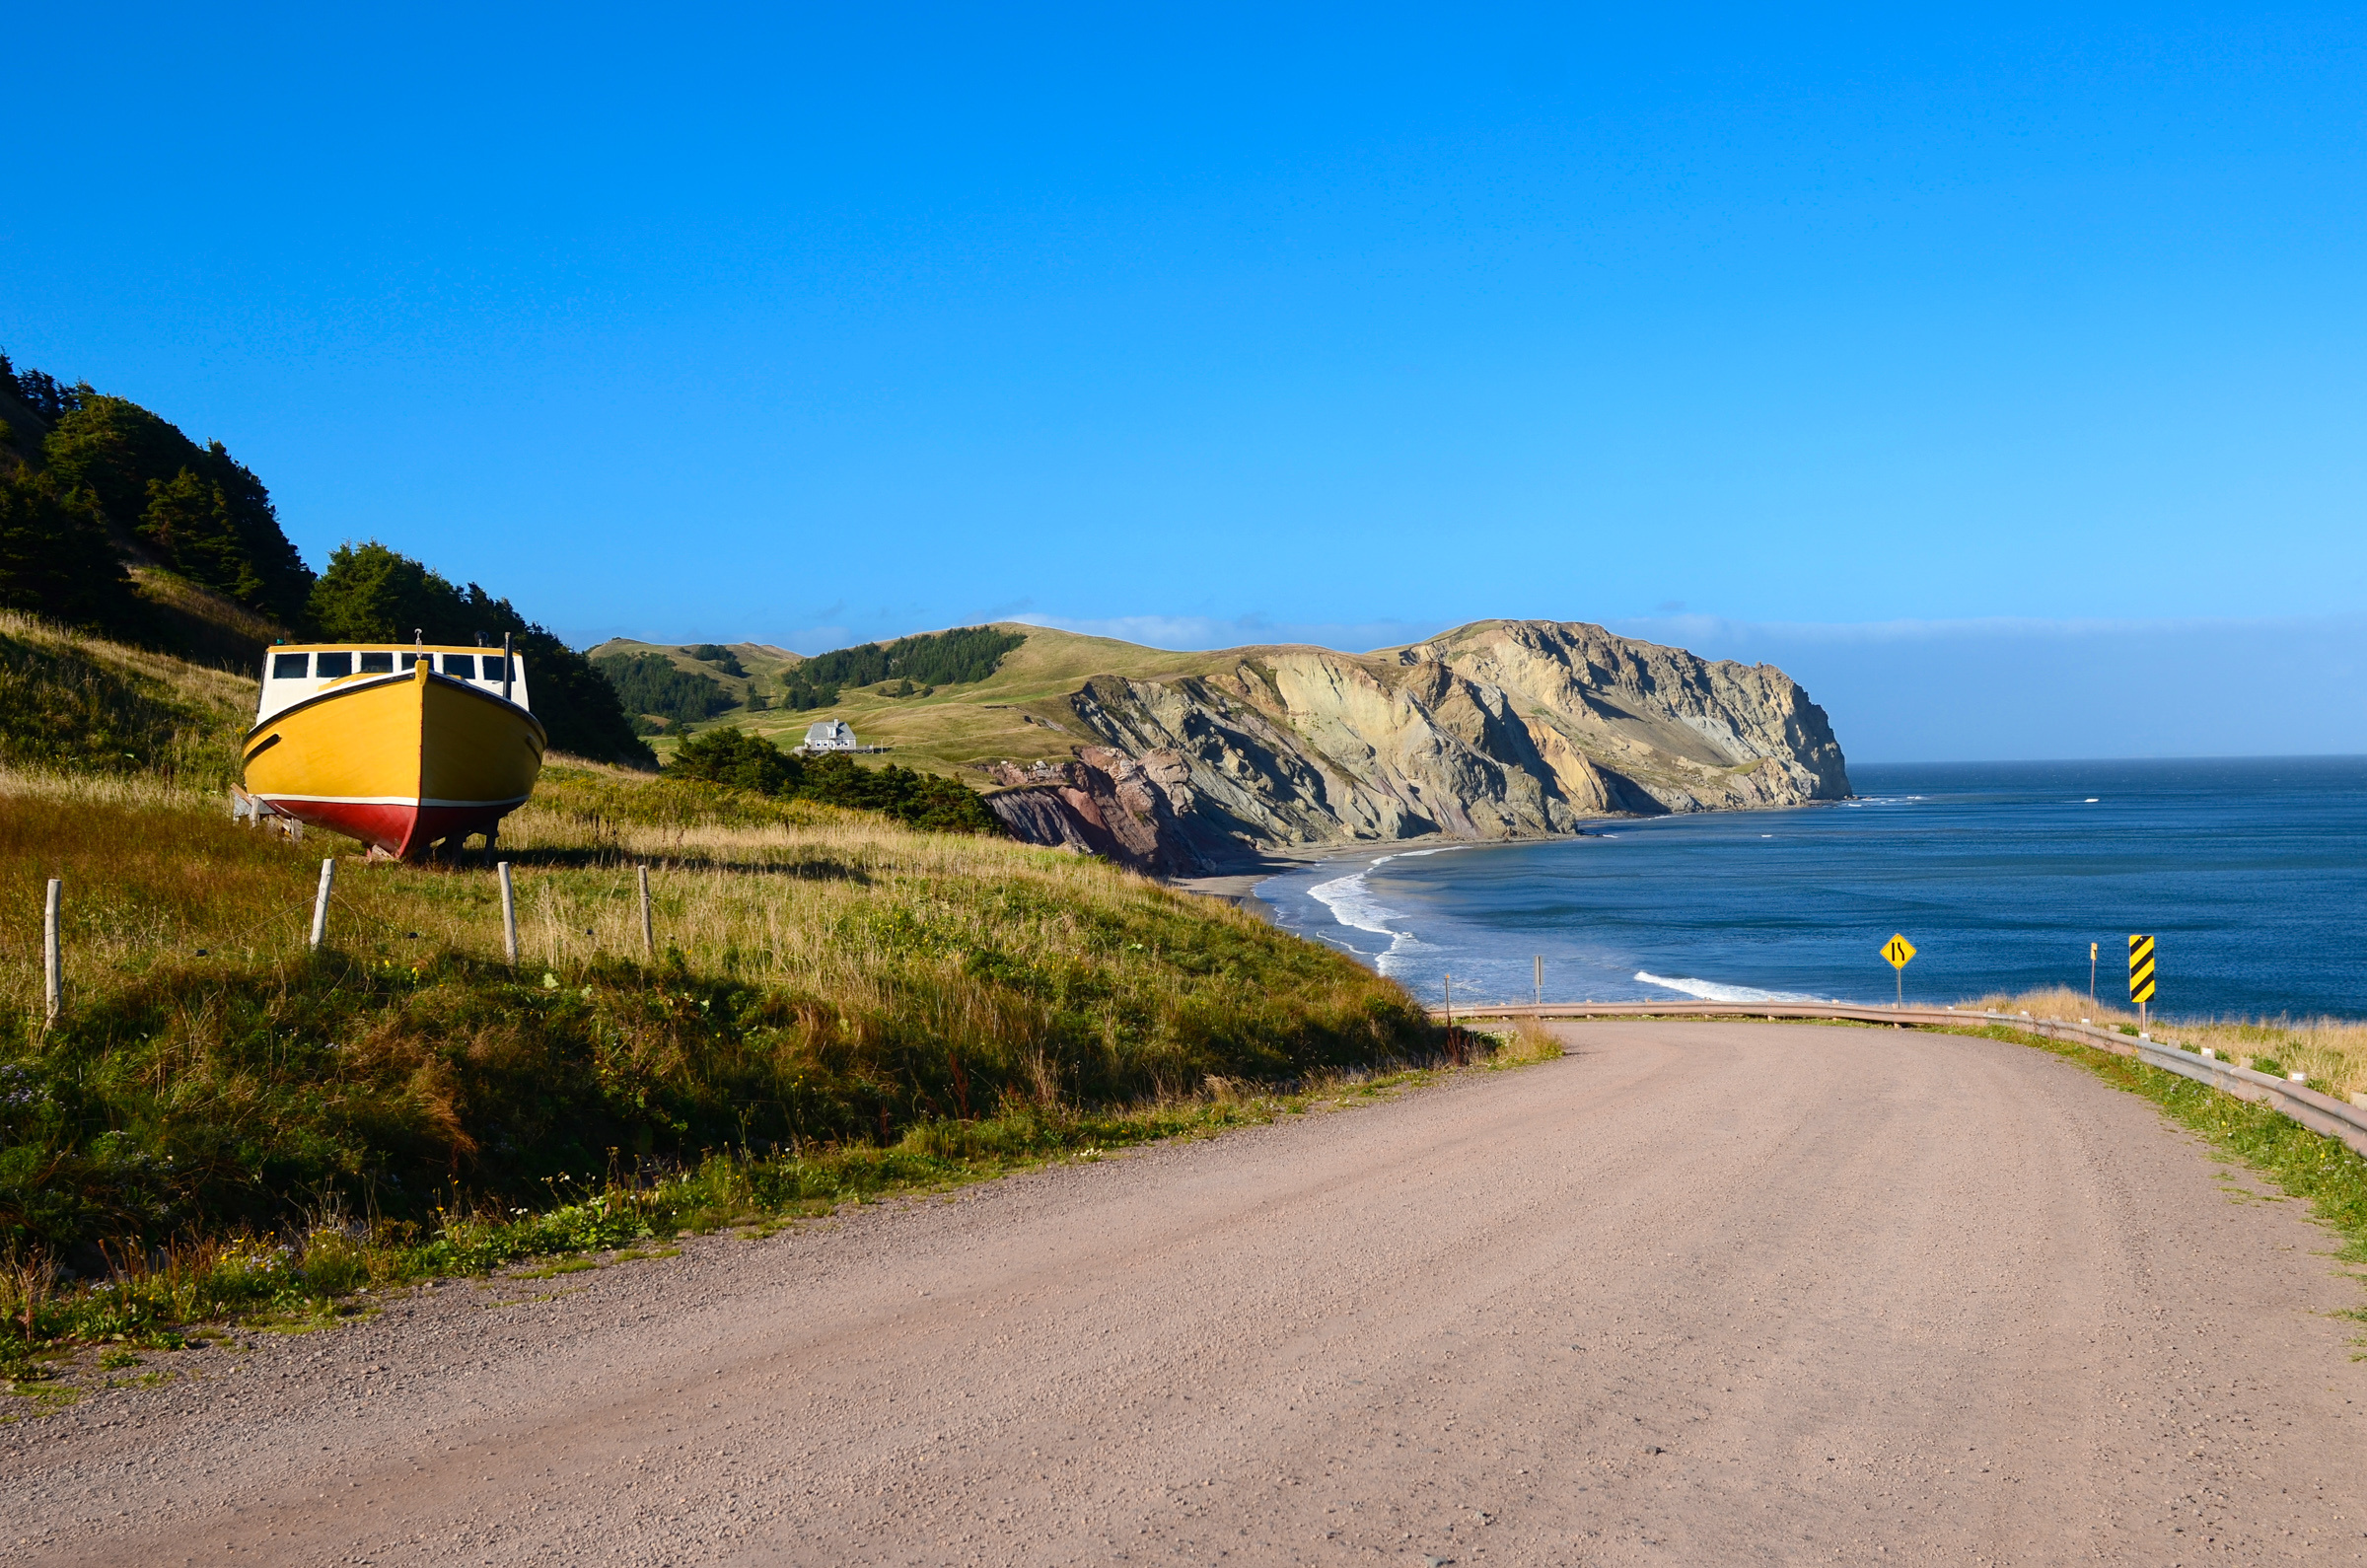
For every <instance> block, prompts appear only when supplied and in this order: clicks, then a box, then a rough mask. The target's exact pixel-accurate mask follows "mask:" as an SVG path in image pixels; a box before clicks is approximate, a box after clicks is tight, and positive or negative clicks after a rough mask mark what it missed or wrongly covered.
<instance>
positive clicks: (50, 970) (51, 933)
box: [41, 877, 66, 1025]
mask: <svg viewBox="0 0 2367 1568" xmlns="http://www.w3.org/2000/svg"><path fill="white" fill-rule="evenodd" d="M65 895H66V885H65V883H64V881H63V880H61V879H59V878H56V877H52V878H50V879H49V901H48V906H47V907H46V908H45V909H43V910H42V911H41V993H42V994H41V999H42V1002H43V1004H44V1006H45V1008H46V1019H47V1022H48V1023H49V1024H51V1025H54V1024H56V1022H57V1015H58V1013H59V1012H60V1011H61V1010H63V1008H64V1007H65V1005H66V961H65V956H64V955H63V954H62V953H60V952H59V951H58V946H57V910H58V905H59V904H60V903H62V902H63V901H64V900H65Z"/></svg>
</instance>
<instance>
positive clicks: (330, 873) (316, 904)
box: [312, 860, 337, 953]
mask: <svg viewBox="0 0 2367 1568" xmlns="http://www.w3.org/2000/svg"><path fill="white" fill-rule="evenodd" d="M336 880H337V863H336V862H335V861H334V860H324V861H323V862H321V891H319V892H316V893H314V894H313V944H312V946H313V951H314V952H315V953H318V952H320V951H321V944H322V943H323V941H325V940H327V937H328V890H329V886H330V884H332V883H334V882H335V881H336Z"/></svg>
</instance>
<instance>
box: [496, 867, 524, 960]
mask: <svg viewBox="0 0 2367 1568" xmlns="http://www.w3.org/2000/svg"><path fill="white" fill-rule="evenodd" d="M494 870H495V872H496V873H497V874H498V875H499V876H500V878H501V949H502V951H503V952H504V953H507V954H508V955H509V956H510V967H511V968H513V969H514V968H516V967H518V891H517V890H516V889H514V888H512V887H511V886H510V863H509V862H508V861H506V860H505V861H503V862H502V863H501V864H500V865H499V866H496V867H495V868H494Z"/></svg>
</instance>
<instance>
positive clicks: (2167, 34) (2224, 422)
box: [0, 5, 2367, 759]
mask: <svg viewBox="0 0 2367 1568" xmlns="http://www.w3.org/2000/svg"><path fill="white" fill-rule="evenodd" d="M10 35H11V38H12V47H11V49H10V50H9V58H8V59H7V61H6V62H5V63H0V72H4V73H5V76H4V77H0V80H5V81H6V85H7V87H8V95H9V102H10V103H11V104H12V112H11V117H12V121H13V124H14V126H15V135H14V137H13V141H12V145H13V150H14V153H15V156H14V157H13V158H12V160H11V174H12V178H11V181H10V188H11V199H10V200H9V201H8V202H7V203H6V205H5V208H4V209H0V346H5V347H6V348H7V349H8V351H9V352H10V353H11V354H13V355H14V356H15V357H16V359H17V360H18V362H19V363H20V364H28V365H34V366H38V367H40V368H42V369H46V370H48V371H50V372H52V373H53V374H57V375H59V376H61V377H65V378H69V379H88V380H89V381H91V382H92V383H94V384H95V385H98V386H100V387H102V388H104V389H106V390H108V391H112V392H122V393H125V394H126V395H130V396H133V397H135V398H138V399H139V400H140V401H142V402H145V403H147V404H149V405H150V406H153V407H155V408H157V409H158V410H159V411H161V412H164V413H166V414H167V415H168V416H169V417H172V418H174V419H175V420H176V421H177V422H179V423H180V424H182V426H183V427H184V428H185V429H187V430H188V431H189V433H190V434H191V435H192V436H195V437H197V438H199V439H201V440H202V439H205V438H208V437H219V438H220V439H222V440H223V441H225V442H226V443H227V444H228V445H229V446H230V447H231V449H232V450H233V451H234V452H235V453H237V454H238V455H239V456H241V457H242V458H243V459H245V460H246V461H247V462H248V463H251V465H252V466H253V467H254V468H256V470H257V471H258V472H260V473H261V474H262V475H263V477H264V478H265V480H266V481H267V482H268V483H269V484H270V485H271V486H272V489H273V492H274V494H275V496H276V497H277V499H278V501H279V504H280V509H281V514H282V518H283V521H284V522H285V523H286V525H287V527H288V530H289V533H290V535H292V536H293V537H294V538H295V539H296V540H297V542H298V544H299V545H300V546H301V547H302V548H303V549H304V550H305V552H306V554H307V556H308V558H310V559H312V560H313V561H315V562H316V564H318V563H319V562H320V561H321V560H322V559H323V557H324V556H325V554H326V552H327V550H328V549H329V548H330V547H332V546H333V545H334V544H335V543H336V542H337V541H338V540H340V539H344V538H362V537H372V536H375V537H380V538H383V539H385V540H387V541H388V542H389V543H392V544H394V545H396V546H397V547H399V548H402V549H404V550H406V551H409V552H411V553H413V554H417V555H419V556H421V557H423V558H425V559H426V560H428V561H430V562H431V563H432V564H434V565H436V566H438V567H439V568H441V569H443V570H445V571H446V572H448V573H450V574H452V575H455V576H458V577H462V578H473V579H476V580H478V581H481V582H483V583H484V584H485V585H486V586H487V587H489V588H491V589H493V590H494V591H496V592H498V593H503V594H507V595H510V596H511V597H513V598H514V599H516V600H517V601H518V603H519V604H520V606H521V607H523V608H525V609H527V610H528V611H529V612H530V613H531V614H534V615H536V616H537V617H538V618H540V619H543V620H546V621H548V622H549V623H550V624H552V625H553V626H554V627H555V628H557V629H559V630H560V631H562V632H563V633H565V634H567V635H569V636H571V637H574V638H576V639H578V640H582V641H589V640H593V639H596V638H598V637H602V636H606V635H610V634H614V633H624V634H630V635H635V636H642V637H649V638H653V639H661V640H677V639H688V638H692V637H697V638H702V639H703V638H721V639H733V638H739V637H753V638H758V639H761V640H766V641H775V642H782V643H786V644H788V645H790V646H793V647H798V648H801V649H805V650H808V651H818V650H820V649H822V648H825V647H829V646H835V645H838V644H841V643H845V642H849V641H855V640H860V639H863V638H868V637H874V636H881V635H890V634H894V633H898V632H902V631H908V630H913V629H918V628H922V627H928V626H938V625H947V624H957V623H963V622H968V621H972V620H978V619H985V618H992V617H1013V616H1017V617H1025V618H1031V619H1037V620H1042V621H1046V622H1051V623H1057V624H1066V625H1078V626H1084V627H1090V628H1094V629H1109V630H1116V631H1121V632H1124V631H1132V632H1134V633H1135V634H1137V635H1139V636H1142V637H1144V638H1146V639H1148V640H1154V641H1164V642H1167V643H1169V644H1170V645H1183V644H1186V643H1194V642H1196V643H1200V644H1217V643H1224V642H1231V641H1239V640H1249V639H1258V640H1264V639H1272V638H1282V637H1303V638H1307V639H1310V640H1324V641H1331V642H1336V643H1343V644H1351V645H1359V646H1372V645H1376V644H1382V643H1387V642H1392V641H1398V640H1401V639H1403V638H1406V637H1410V636H1416V635H1420V634H1423V633H1426V632H1429V631H1433V630H1436V629H1438V628H1440V627H1443V626H1447V625H1451V624H1454V623H1456V622H1459V621H1463V620H1468V619H1472V618H1477V617H1480V616H1485V615H1540V616H1551V617H1554V618H1561V619H1586V620H1599V621H1605V622H1610V623H1613V624H1614V625H1618V626H1620V627H1622V628H1623V629H1628V630H1633V631H1638V632H1642V633H1645V634H1651V635H1658V636H1664V637H1666V638H1667V639H1668V640H1675V641H1684V642H1687V643H1688V645H1690V646H1695V647H1698V648H1699V649H1700V650H1701V651H1703V652H1707V653H1716V654H1719V655H1721V656H1733V657H1743V658H1768V659H1772V660H1774V661H1776V662H1778V663H1782V664H1784V665H1785V668H1787V669H1790V670H1792V671H1793V672H1794V673H1795V674H1797V675H1799V676H1800V677H1802V678H1803V679H1804V680H1806V681H1807V683H1808V684H1809V687H1810V689H1811V691H1812V692H1813V693H1814V694H1815V695H1817V696H1818V698H1819V699H1820V700H1821V701H1824V702H1825V703H1826V704H1827V706H1828V707H1829V708H1830V709H1831V710H1832V711H1833V717H1834V720H1835V723H1836V726H1837V727H1838V728H1839V729H1840V731H1841V734H1842V739H1843V742H1844V745H1846V746H1847V747H1848V748H1849V749H1850V751H1851V754H1852V755H1853V756H1862V757H1865V758H1867V759H1883V758H1904V757H1914V756H1921V757H1945V756H1967V757H1972V756H2010V755H2063V754H2149V753H2150V754H2164V753H2169V754H2182V753H2194V752H2202V751H2262V750H2266V751H2278V750H2289V751H2303V750H2367V704H2363V703H2361V702H2360V701H2359V697H2358V690H2359V687H2358V683H2357V679H2356V677H2357V676H2358V674H2359V673H2360V665H2361V663H2362V660H2361V657H2360V652H2361V649H2362V648H2363V647H2367V616H2363V615H2362V609H2363V608H2367V529H2363V528H2362V527H2361V526H2360V511H2361V498H2362V495H2363V494H2367V471H2363V470H2367V442H2362V440H2361V435H2362V428H2361V427H2362V414H2363V413H2367V386H2363V385H2362V379H2361V366H2362V365H2367V353H2363V352H2362V350H2363V349H2367V293H2362V291H2361V290H2360V289H2359V288H2358V286H2357V283H2358V279H2359V278H2360V277H2361V276H2362V275H2367V269H2363V267H2362V262H2363V261H2367V253H2363V252H2367V244H2363V241H2367V203H2363V202H2362V200H2361V197H2362V194H2367V191H2363V190H2362V185H2363V183H2367V159H2362V157H2361V152H2362V148H2361V145H2360V143H2361V140H2362V130H2361V126H2362V118H2361V111H2362V108H2367V91H2363V88H2367V82H2363V78H2362V72H2363V68H2367V25H2363V24H2362V22H2361V21H2360V19H2359V18H2358V17H2357V16H2356V15H2355V14H2353V15H2348V16H2346V15H2344V14H2342V13H2339V12H2331V11H2329V12H2308V11H2268V10H2264V9H2262V8H2258V7H2248V8H2244V9H2243V10H2241V11H2238V10H2236V9H2233V8H2229V9H2223V10H2209V9H2196V8H2185V9H2181V8H2164V7H2153V8H2147V9H2146V10H2145V11H2143V12H2141V13H2140V12H2137V11H2133V10H2132V11H2128V12H2116V11H2110V10H2103V9H2092V10H2088V11H2085V12H2082V13H2080V14H2079V15H2076V16H2070V17H2066V16H2063V15H2059V14H2056V13H2055V11H2053V10H2052V9H2050V10H2047V11H2029V12H2014V11H2011V10H2006V9H2003V8H1995V7H1990V8H1981V9H1979V10H1978V11H1977V12H1975V11H1972V10H1968V11H1966V12H1965V13H1964V14H1962V15H1961V16H1958V17H1955V18H1953V19H1950V18H1946V17H1939V18H1934V17H1930V16H1918V17H1911V18H1902V17H1900V16H1896V15H1883V14H1881V13H1877V12H1874V11H1870V10H1869V11H1866V12H1855V13H1853V12H1844V11H1837V10H1827V11H1813V12H1812V11H1795V12H1789V13H1786V14H1784V15H1782V16H1774V15H1770V14H1768V13H1765V12H1763V11H1756V10H1755V11H1743V10H1734V11H1717V10H1689V11H1683V12H1669V13H1666V14H1663V15H1658V16H1654V17H1650V18H1645V19H1641V20H1639V19H1638V18H1637V16H1636V15H1634V14H1633V12H1632V11H1631V10H1621V11H1612V10H1602V11H1580V10H1570V9H1566V8H1561V9H1554V10H1543V9H1538V10H1520V9H1496V10H1487V11H1479V10H1471V11H1467V12H1465V13H1461V14H1458V15H1457V16H1454V17H1451V18H1446V17H1441V16H1439V15H1437V14H1435V13H1433V12H1425V11H1414V10H1405V11H1397V12H1392V11H1388V10H1383V9H1377V8H1373V7H1361V8H1356V9H1353V10H1351V9H1345V8H1343V9H1338V10H1298V11H1291V12H1281V11H1277V10H1275V9H1274V8H1270V7H1260V8H1241V9H1236V10H1224V9H1219V8H1197V9H1194V10H1191V11H1189V12H1182V11H1179V12H1176V13H1173V14H1165V15H1152V14H1147V13H1129V14H1127V15H1124V16H1112V15H1111V14H1108V13H1106V12H1093V11H1064V10H1053V9H1037V10H1027V9H1021V8H1010V7H1007V8H997V9H994V10H992V11H991V12H990V11H988V10H987V9H986V8H966V9H959V10H957V9H946V10H924V9H917V8H903V9H890V8H881V7H873V8H860V10H859V13H858V10H857V8H837V9H836V10H833V11H824V10H821V9H812V10H801V9H795V8H778V7H775V8H765V9H762V10H756V9H751V10H746V11H731V10H722V9H712V8H679V7H678V8H669V9H667V10H665V11H663V12H652V11H649V10H647V9H645V8H642V9H634V10H622V9H606V8H602V7H598V6H574V7H568V8H555V7H553V8H547V9H541V10H526V9H514V10H510V11H508V12H506V13H505V14H504V15H503V16H502V17H499V18H492V19H488V17H487V16H486V15H485V14H483V13H481V12H479V11H476V10H459V9H451V10H441V11H439V10H436V9H432V8H430V9H420V10H412V11H405V12H400V13H395V12H386V13H380V14H374V15H363V14H359V13H356V14H352V15H344V16H330V15H324V14H322V12H321V11H320V10H319V9H318V8H313V9H305V10H297V9H287V10H283V11H279V12H277V13H273V12H270V11H268V10H264V9H251V10H247V11H244V12H240V13H237V14H235V15H233V14H200V13H195V12H190V11H188V10H187V9H186V8H171V9H166V8H156V7H144V6H139V5H132V6H125V7H117V8H113V9H110V10H108V11H107V12H106V13H104V14H86V13H80V12H78V11H76V10H75V9H74V8H59V7H51V8H47V9H46V10H45V11H39V12H34V13H28V14H25V15H23V16H20V17H17V18H14V19H12V22H11V26H10ZM2345 661H2347V663H2345ZM2132 669H2135V670H2138V671H2140V672H2142V673H2143V678H2144V679H2145V681H2146V682H2147V684H2148V686H2149V687H2151V688H2154V689H2158V690H2160V691H2161V695H2160V696H2159V698H2158V699H2157V700H2153V701H2150V702H2148V703H2144V704H2136V705H2132V704H2130V703H2128V702H2127V701H2126V700H2125V697H2124V693H2125V692H2126V690H2127V689H2128V688H2127V684H2126V682H2127V681H2128V679H2129V677H2130V672H2131V670H2132ZM2344 671H2347V672H2348V673H2349V678H2348V679H2344V678H2342V672H2344ZM2271 672H2273V674H2271ZM1974 715H1980V716H1981V717H1982V719H1983V722H1981V723H1978V724H1974V723H1971V722H1968V721H1969V720H1970V719H1971V718H1972V717H1973V716H1974ZM1991 718H1994V719H1997V720H1998V721H2000V722H2001V723H2002V726H2003V727H2002V729H1999V728H1997V727H1996V726H1993V725H1991V724H1990V723H1988V722H1986V721H1987V720H1988V719H1991ZM1959 737H1962V738H1963V742H1962V744H1961V745H1960V744H1957V742H1958V738H1959Z"/></svg>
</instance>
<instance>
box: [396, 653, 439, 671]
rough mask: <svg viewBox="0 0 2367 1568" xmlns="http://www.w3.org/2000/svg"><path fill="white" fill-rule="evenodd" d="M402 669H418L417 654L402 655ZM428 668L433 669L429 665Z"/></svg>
mask: <svg viewBox="0 0 2367 1568" xmlns="http://www.w3.org/2000/svg"><path fill="white" fill-rule="evenodd" d="M402 668H403V669H405V670H416V669H418V668H419V656H418V655H417V654H415V653H407V654H404V655H403V656H402ZM429 668H430V669H433V668H434V667H433V666H432V665H431V666H430V667H429Z"/></svg>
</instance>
